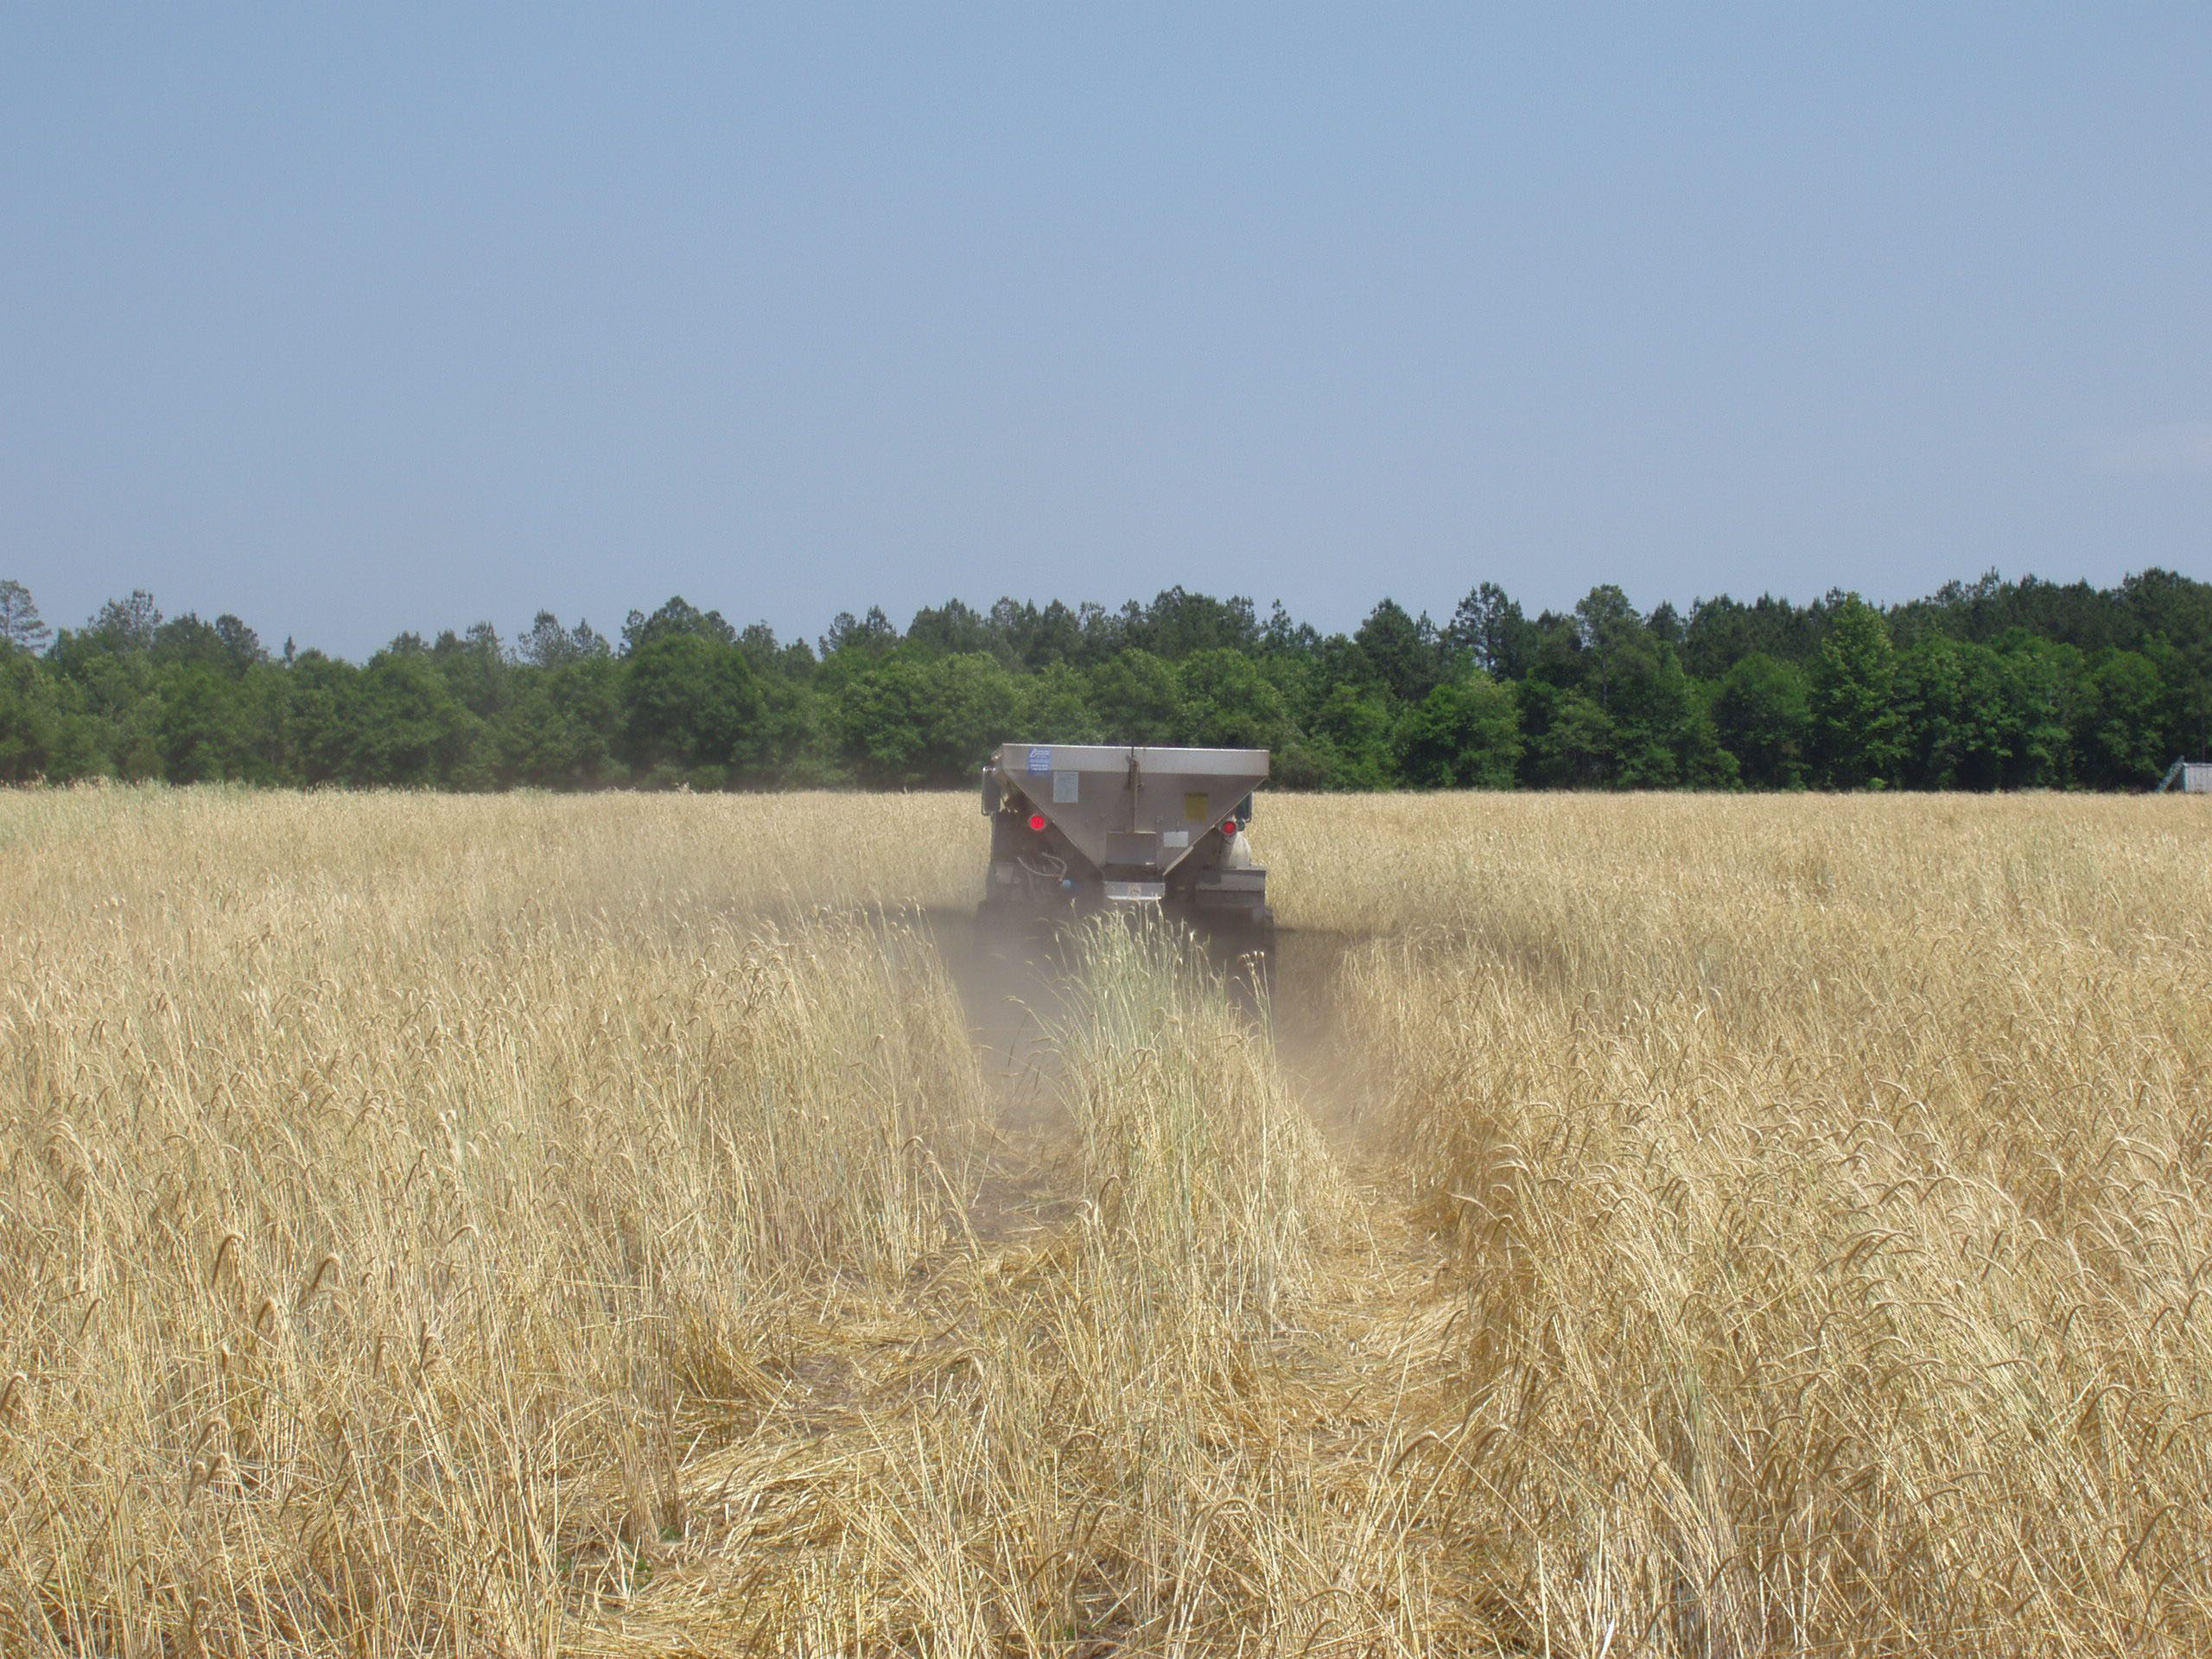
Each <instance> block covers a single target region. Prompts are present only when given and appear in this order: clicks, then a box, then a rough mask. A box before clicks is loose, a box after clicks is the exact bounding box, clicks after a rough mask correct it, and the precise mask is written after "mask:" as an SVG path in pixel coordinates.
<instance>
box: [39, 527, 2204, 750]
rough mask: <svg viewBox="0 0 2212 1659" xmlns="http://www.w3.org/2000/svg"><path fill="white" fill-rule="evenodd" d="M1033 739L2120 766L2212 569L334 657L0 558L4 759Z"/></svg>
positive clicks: (1013, 614) (2185, 636)
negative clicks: (93, 608)
mask: <svg viewBox="0 0 2212 1659" xmlns="http://www.w3.org/2000/svg"><path fill="white" fill-rule="evenodd" d="M1031 739H1036V740H1046V741H1057V742H1077V741H1098V742H1116V743H1122V742H1127V743H1188V744H1200V745H1207V746H1222V747H1247V746H1252V747H1266V748H1268V749H1271V750H1273V751H1274V782H1275V784H1276V785H1278V786H1283V787H1290V788H1308V789H1336V790H1373V789H1388V788H1392V787H1401V786H1403V787H1414V788H1467V787H1476V788H1492V789H1504V788H1512V787H1522V788H1537V789H1546V788H1554V789H1555V788H1578V789H1671V788H1693V789H1726V788H1738V787H1742V788H1758V789H1788V788H1798V787H1813V788H1829V789H1836V788H1840V789H1858V788H1900V787H1901V788H1909V789H1969V790H1993V789H2018V788H2087V789H2139V788H2143V787H2145V786H2147V785H2150V784H2152V783H2153V782H2155V781H2156V780H2157V779H2158V777H2159V776H2160V774H2161V773H2162V772H2164V769H2165V767H2166V766H2167V765H2168V764H2169V763H2170V762H2171V760H2174V759H2175V758H2177V756H2181V755H2183V754H2187V755H2189V756H2190V757H2192V758H2196V757H2202V756H2206V755H2212V584H2208V583H2205V582H2196V581H2194V580H2191V579H2190V578H2188V577H2184V576H2181V575H2175V574H2173V573H2172V572H2170V571H2165V570H2159V569H2151V570H2145V571H2143V572H2141V573H2139V574H2138V575H2132V576H2130V577H2128V578H2127V579H2126V580H2125V581H2123V582H2120V583H2119V584H2118V585H2117V586H2116V587H2113V588H2093V587H2091V586H2090V585H2088V583H2085V582H2077V583H2073V584H2070V585H2060V584H2056V583H2052V582H2042V581H2038V580H2037V579H2036V578H2034V577H2027V578H2024V579H2022V580H2019V581H2006V580H2002V579H2000V578H1999V577H1998V576H1997V575H1995V574H1991V575H1986V576H1984V577H1983V578H1982V579H1981V580H1980V581H1978V582H1971V583H1968V582H1952V583H1949V584H1948V585H1947V586H1945V587H1944V588H1942V589H1940V590H1939V591H1937V592H1936V593H1935V594H1930V595H1929V596H1928V597H1927V598H1924V599H1919V600H1914V601H1910V602H1908V603H1904V604H1900V605H1896V606H1891V607H1886V608H1883V607H1875V606H1872V605H1869V604H1868V603H1866V601H1864V600H1862V599H1860V598H1859V596H1858V595H1856V594H1846V593H1840V592H1832V593H1830V594H1827V595H1826V596H1825V597H1823V598H1821V599H1819V600H1815V601H1813V602H1811V603H1810V604H1804V605H1800V604H1796V603H1793V602H1791V601H1788V600H1784V599H1777V598H1773V597H1770V596H1768V597H1762V598H1760V599H1758V600H1757V601H1752V602H1751V603H1748V604H1746V603H1744V602H1741V601H1737V600H1733V599H1730V598H1726V597H1722V598H1718V599H1706V600H1700V601H1697V602H1696V603H1694V604H1693V605H1692V606H1691V607H1689V609H1688V613H1681V612H1679V611H1677V610H1676V609H1675V607H1674V606H1673V605H1671V604H1662V605H1661V606H1659V607H1657V608H1656V609H1655V610H1653V611H1651V612H1650V613H1649V614H1644V613H1639V612H1638V611H1637V609H1636V607H1634V606H1633V605H1631V604H1630V602H1629V600H1628V598H1627V596H1626V595H1625V594H1624V593H1623V592H1622V590H1621V589H1620V588H1617V587H1612V586H1603V587H1599V588H1592V590H1591V591H1590V593H1589V594H1586V596H1585V597H1584V598H1583V599H1582V600H1581V601H1580V602H1579V603H1578V604H1576V605H1575V606H1574V607H1573V609H1572V610H1568V611H1550V610H1546V611H1542V612H1541V613H1538V614H1536V615H1535V616H1533V617H1532V616H1529V615H1528V614H1526V613H1524V612H1523V610H1522V607H1521V606H1520V605H1519V603H1518V602H1516V601H1515V600H1514V599H1513V598H1511V597H1510V595H1509V594H1506V593H1505V591H1504V590H1503V588H1500V587H1499V586H1497V584H1496V583H1493V582H1483V583H1481V584H1480V585H1479V586H1478V587H1476V588H1474V589H1473V590H1472V591H1471V592H1470V593H1469V594H1467V596H1466V598H1465V600H1464V601H1461V602H1460V604H1459V607H1457V608H1456V610H1454V612H1453V613H1452V615H1451V617H1450V618H1449V619H1448V620H1445V621H1444V622H1442V623H1439V622H1436V621H1434V620H1432V619H1431V618H1430V617H1429V616H1427V615H1426V614H1422V615H1420V616H1415V615H1413V614H1411V613H1408V611H1407V610H1406V609H1405V608H1404V607H1402V606H1400V605H1398V604H1397V603H1395V601H1390V600H1387V599H1386V600H1384V601H1383V602H1382V603H1381V604H1379V605H1377V606H1376V607H1375V608H1374V610H1373V611H1372V612H1370V613H1369V614H1368V616H1367V618H1366V619H1365V620H1363V622H1361V623H1360V625H1359V626H1358V627H1357V629H1355V630H1354V631H1352V632H1350V633H1323V632H1320V631H1319V630H1318V629H1316V628H1314V627H1313V626H1310V625H1308V624H1306V623H1303V622H1300V621H1297V620H1294V618H1292V617H1291V616H1289V615H1288V614H1287V613H1286V612H1285V611H1284V609H1283V607H1281V605H1280V604H1277V605H1275V606H1274V607H1273V608H1272V610H1271V611H1270V612H1269V613H1268V614H1266V615H1264V616H1262V614H1261V613H1259V611H1258V609H1257V607H1255V605H1254V604H1253V603H1252V601H1250V600H1249V599H1244V598H1230V599H1215V598H1211V597H1209V596H1208V595H1205V594H1192V593H1186V592H1185V591H1184V590H1183V589H1182V588H1170V589H1168V590H1167V591H1166V592H1165V593H1163V594H1160V595H1159V596H1157V597H1156V598H1155V599H1154V600H1153V601H1151V602H1150V603H1149V604H1145V603H1140V602H1138V601H1134V600H1133V601H1129V602H1128V603H1127V604H1125V605H1123V606H1122V607H1120V608H1119V609H1109V608H1108V607H1104V606H1101V605H1096V604H1083V605H1077V606H1074V607H1071V606H1068V605H1066V604H1064V603H1061V602H1059V601H1054V602H1052V603H1051V604H1048V605H1046V606H1044V607H1041V608H1040V607H1038V606H1036V605H1034V604H1031V603H1026V602H1020V601H1014V600H1011V599H1002V600H1001V601H999V602H998V603H997V604H995V605H994V606H992V607H990V608H989V609H988V610H987V611H982V610H977V609H975V608H973V607H970V606H968V605H966V604H963V603H962V602H961V601H957V600H956V601H951V602H950V603H948V604H945V605H943V606H937V607H928V608H925V609H924V610H922V611H920V612H918V613H916V614H915V616H914V617H913V618H912V620H911V621H910V622H909V623H908V624H907V626H906V629H905V630H904V631H903V632H901V631H900V630H899V628H898V627H897V626H895V625H894V624H893V622H892V621H891V620H890V619H889V618H888V617H887V616H886V615H885V614H884V613H883V612H882V611H880V610H870V611H868V612H867V613H865V614H863V615H860V616H855V615H852V614H850V613H845V614H841V615H840V616H838V617H837V619H836V621H834V622H833V623H832V624H831V625H830V626H829V631H828V632H826V633H824V634H823V636H822V637H821V638H820V639H818V640H817V641H816V642H814V643H812V644H809V643H807V642H805V641H804V640H782V639H778V638H777V637H776V635H775V634H774V633H773V632H772V631H771V630H770V629H769V628H768V627H767V626H765V625H762V624H756V625H754V626H750V627H745V628H739V627H735V626H732V625H731V624H730V623H728V621H726V620H724V619H723V618H722V616H721V614H720V613H718V612H715V611H702V610H699V609H697V608H696V607H694V606H692V605H690V604H689V603H687V602H686V601H683V600H682V599H671V600H670V601H668V602H667V603H666V604H664V605H663V606H662V607H660V608H659V609H658V610H656V611H654V612H652V613H650V614H647V613H644V612H641V611H633V612H632V613H630V615H629V617H628V619H627V620H626V622H625V623H624V624H623V626H622V628H621V630H620V634H619V635H618V636H617V637H615V638H613V639H609V638H607V637H606V636H605V635H602V634H601V633H600V632H597V631H596V630H594V628H592V627H591V626H589V624H588V623H585V622H578V623H577V624H575V626H567V625H565V624H563V622H562V621H561V620H558V619H557V618H556V617H555V616H554V615H552V614H551V613H548V612H539V613H537V616H536V617H535V619H534V620H532V621H531V624H530V626H528V627H527V628H525V629H524V630H523V631H522V632H519V633H518V634H517V635H516V636H515V637H513V638H512V639H502V638H501V637H500V636H499V632H498V631H497V630H496V629H495V628H494V627H493V626H492V625H491V624H490V623H488V622H480V623H477V624H476V625H474V626H472V627H469V628H467V629H465V630H461V631H460V632H454V631H451V630H448V631H447V632H442V633H439V634H437V635H436V636H435V638H432V639H424V638H423V637H422V636H421V635H419V634H416V633H404V634H402V635H400V636H399V637H398V638H397V639H394V640H393V641H392V642H391V644H390V645H386V646H385V648H384V649H383V650H381V651H378V652H376V653H375V654H374V655H373V656H372V657H370V658H368V660H367V661H366V662H364V663H359V664H355V663H353V662H349V661H346V660H345V659H342V658H336V657H331V656H327V655H326V654H324V653H323V652H319V651H313V650H308V651H299V650H296V649H295V648H294V646H293V645H292V644H291V642H289V640H288V641H287V642H286V643H285V645H284V646H283V649H282V650H281V651H277V652H271V651H270V650H269V649H267V648H266V647H264V645H263V643H262V641H261V639H259V637H258V636H257V634H256V632H255V631H254V630H253V629H252V628H251V627H249V626H246V625H245V623H244V622H242V621H240V620H238V618H237V617H235V616H230V615H223V616H219V617H217V618H216V619H215V620H213V622H209V621H206V620H202V619H201V618H200V617H199V616H197V615H194V614H192V613H186V614H184V615H181V616H176V617H164V616H163V615H162V612H161V610H160V609H159V607H157V606H156V603H155V601H154V599H153V597H152V595H150V594H147V593H144V592H143V591H141V592H135V593H133V594H130V595H129V596H128V597H127V598H122V599H117V600H111V601H109V602H108V603H107V604H105V606H103V607H101V608H100V610H99V613H98V614H96V615H94V616H93V617H92V618H91V619H90V620H87V621H86V624H85V626H83V627H81V628H75V629H71V628H62V629H60V630H59V631H56V630H53V629H51V628H49V627H48V626H47V625H46V624H45V623H44V622H43V620H41V618H40V616H39V613H38V609H37V607H36V605H35V601H33V599H32V596H31V594H29V591H28V590H27V589H26V588H24V587H23V586H22V584H21V583H20V582H13V581H9V582H0V781H7V782H15V783H22V782H29V781H35V780H38V779H46V780H48V781H53V782H63V781H68V780H72V779H84V778H118V779H165V780H167V781H169V782H172V783H180V784H183V783H197V782H201V781H207V780H234V781H239V782H244V783H249V784H264V785H294V786H301V785H305V786H313V785H344V786H357V787H366V786H401V787H425V788H438V789H454V790H492V789H505V788H512V787H516V786H532V787H540V788H549V789H595V788H607V787H636V788H648V789H665V788H676V787H687V788H690V789H694V790H715V789H761V788H779V787H794V786H829V787H837V786H853V785H857V786H863V787H878V788H880V787H924V786H937V785H962V784H965V783H967V782H969V781H970V780H971V779H973V777H974V775H975V768H976V765H977V763H978V762H979V761H980V760H982V757H983V756H984V754H985V753H987V752H988V750H989V749H990V748H991V747H993V746H995V744H997V743H999V742H1001V741H1007V740H1031Z"/></svg>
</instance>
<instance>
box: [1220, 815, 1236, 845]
mask: <svg viewBox="0 0 2212 1659" xmlns="http://www.w3.org/2000/svg"><path fill="white" fill-rule="evenodd" d="M1221 833H1222V834H1223V835H1224V836H1228V837H1229V838H1230V840H1232V841H1233V840H1235V839H1236V819H1234V818H1224V819H1223V820H1222V821H1221Z"/></svg>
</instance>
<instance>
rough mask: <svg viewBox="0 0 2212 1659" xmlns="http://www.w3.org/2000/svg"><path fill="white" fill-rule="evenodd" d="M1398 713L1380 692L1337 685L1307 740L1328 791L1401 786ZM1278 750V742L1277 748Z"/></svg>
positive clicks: (1308, 731)
mask: <svg viewBox="0 0 2212 1659" xmlns="http://www.w3.org/2000/svg"><path fill="white" fill-rule="evenodd" d="M1395 723H1396V721H1395V709H1394V706H1393V704H1392V702H1391V700H1390V698H1389V696H1388V695H1387V694H1386V693H1385V692H1384V691H1383V690H1382V688H1381V687H1379V686H1364V685H1341V684H1340V685H1336V686H1332V687H1331V688H1330V690H1329V694H1328V696H1326V697H1325V698H1324V699H1323V700H1322V703H1321V706H1320V708H1319V709H1318V710H1316V711H1315V713H1314V715H1313V719H1312V720H1311V721H1308V722H1307V724H1306V741H1307V742H1308V744H1309V745H1310V746H1311V747H1312V748H1313V753H1314V758H1315V760H1317V761H1318V762H1319V767H1320V772H1321V779H1320V781H1321V785H1322V787H1323V788H1325V789H1345V790H1369V789H1388V788H1389V787H1390V785H1392V784H1393V783H1395V781H1396V780H1397V772H1398V765H1397V754H1396V752H1395V746H1394V743H1393V737H1394V730H1393V728H1394V727H1395ZM1275 747H1281V743H1280V741H1279V742H1278V743H1277V744H1276V745H1275Z"/></svg>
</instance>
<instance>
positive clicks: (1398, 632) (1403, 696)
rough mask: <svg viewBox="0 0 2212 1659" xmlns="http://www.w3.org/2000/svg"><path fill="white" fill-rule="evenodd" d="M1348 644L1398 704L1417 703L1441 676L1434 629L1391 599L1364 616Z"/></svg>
mask: <svg viewBox="0 0 2212 1659" xmlns="http://www.w3.org/2000/svg"><path fill="white" fill-rule="evenodd" d="M1352 643H1353V644H1354V645H1357V646H1358V647H1359V649H1360V652H1361V654H1362V655H1363V656H1364V657H1365V658H1367V661H1368V664H1369V666H1370V668H1372V669H1373V671H1374V672H1375V674H1376V677H1377V678H1379V679H1380V680H1381V681H1382V683H1383V687H1384V688H1385V689H1386V690H1389V693H1390V695H1391V696H1394V697H1395V698H1396V699H1397V700H1398V701H1399V702H1407V703H1413V702H1420V701H1421V699H1422V698H1423V697H1425V696H1427V695H1428V694H1429V692H1430V690H1432V689H1433V687H1434V686H1435V684H1436V683H1437V681H1438V679H1439V678H1440V677H1441V675H1442V672H1443V665H1442V662H1441V660H1440V652H1439V649H1438V644H1437V638H1436V629H1435V627H1434V626H1433V625H1432V624H1431V623H1430V621H1429V620H1428V618H1427V617H1426V616H1423V617H1422V618H1421V620H1418V621H1416V620H1414V618H1412V617H1411V616H1408V614H1407V613H1406V610H1405V607H1403V606H1402V605H1400V604H1398V603H1397V602H1396V601H1395V600H1388V599H1386V600H1384V601H1383V602H1382V603H1381V604H1380V605H1377V606H1376V607H1375V608H1374V609H1373V610H1372V611H1370V613H1368V617H1367V620H1365V621H1364V622H1362V623H1361V624H1360V625H1359V631H1358V632H1357V633H1355V634H1353V635H1352Z"/></svg>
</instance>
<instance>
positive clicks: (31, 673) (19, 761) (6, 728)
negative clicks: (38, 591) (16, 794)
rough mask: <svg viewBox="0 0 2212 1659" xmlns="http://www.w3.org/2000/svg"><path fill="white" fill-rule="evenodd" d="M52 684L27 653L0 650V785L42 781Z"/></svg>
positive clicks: (53, 719) (55, 714) (49, 749)
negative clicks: (35, 780)
mask: <svg viewBox="0 0 2212 1659" xmlns="http://www.w3.org/2000/svg"><path fill="white" fill-rule="evenodd" d="M54 701H55V699H54V684H53V682H52V681H51V680H50V679H49V678H48V677H47V675H46V674H45V672H44V671H41V669H40V667H39V665H38V663H37V661H36V659H35V658H33V657H32V656H31V654H30V653H29V652H28V651H24V650H19V649H7V650H0V784H27V783H29V782H31V781H33V780H34V779H40V778H44V777H45V776H46V775H47V773H48V765H49V763H50V761H51V760H52V758H53V754H54V745H55V741H56V738H57V736H58V733H57V730H56V728H58V727H59V725H60V719H59V711H58V710H57V709H56V708H55V707H54Z"/></svg>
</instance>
